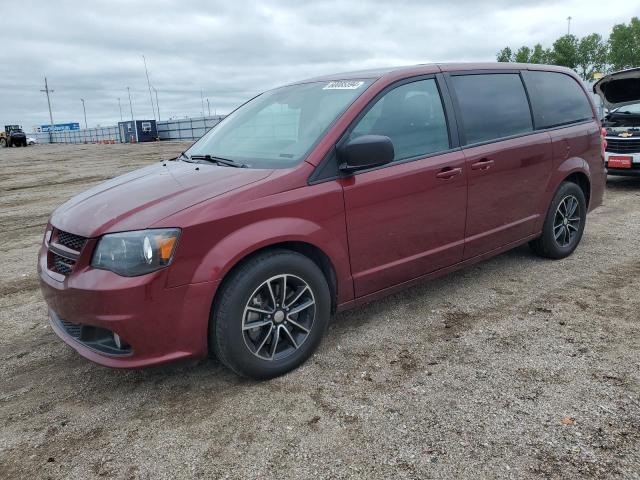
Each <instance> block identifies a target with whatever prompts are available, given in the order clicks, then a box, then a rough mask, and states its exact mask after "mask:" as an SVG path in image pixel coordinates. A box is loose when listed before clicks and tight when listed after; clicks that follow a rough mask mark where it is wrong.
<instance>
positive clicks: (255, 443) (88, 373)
mask: <svg viewBox="0 0 640 480" xmlns="http://www.w3.org/2000/svg"><path fill="white" fill-rule="evenodd" d="M185 146H186V144H184V143H179V142H166V143H153V144H137V145H67V146H64V145H53V146H47V145H39V146H35V147H29V148H13V149H2V150H0V195H1V198H0V225H1V228H0V260H1V263H0V264H1V265H2V269H0V332H1V334H0V478H7V479H9V478H94V477H95V478H98V477H99V478H150V479H157V478H183V477H184V478H190V477H199V478H220V477H222V478H347V477H349V478H439V479H440V478H461V477H464V478H558V479H559V478H585V477H586V478H640V320H639V317H640V250H639V247H638V245H639V239H640V179H622V178H613V179H610V180H609V182H608V185H607V187H608V188H607V192H606V198H605V205H604V206H603V207H601V208H599V209H598V210H596V211H595V212H594V213H593V214H591V216H590V217H589V219H588V222H587V228H586V230H585V237H584V239H583V241H582V244H581V245H580V246H579V248H578V250H577V251H576V253H575V254H574V255H573V256H571V257H569V258H568V259H565V260H561V261H556V262H554V261H549V260H543V259H540V258H537V257H535V256H533V255H531V254H530V253H529V251H528V249H527V248H526V247H522V248H519V249H516V250H514V251H512V252H508V253H506V254H504V255H501V256H499V257H497V258H494V259H492V260H489V261H487V262H484V263H481V264H478V265H476V266H473V267H470V268H467V269H465V270H462V271H459V272H457V273H454V274H452V275H449V276H446V277H443V278H441V279H438V280H435V281H431V282H428V283H425V284H423V285H420V286H418V287H415V288H412V289H410V290H408V291H406V292H403V293H400V294H397V295H394V296H391V297H389V298H386V299H384V300H381V301H377V302H375V303H372V304H370V305H368V306H366V307H363V308H359V309H356V310H352V311H350V312H347V313H343V314H340V315H338V316H337V317H336V318H335V319H334V321H333V323H332V325H331V327H330V328H329V331H328V334H327V337H326V338H325V341H324V343H323V344H322V346H321V347H320V349H319V351H318V353H317V354H315V355H314V356H313V357H312V358H311V359H310V360H309V361H308V362H307V363H306V364H305V365H304V366H303V367H302V368H300V369H298V370H296V371H293V372H292V373H290V374H288V375H286V376H284V377H281V378H278V379H275V380H271V381H267V382H261V383H259V382H254V381H249V380H244V379H239V378H237V377H236V376H234V375H233V374H231V373H230V372H229V371H227V370H226V369H224V368H223V367H221V366H220V365H219V364H218V363H217V362H216V361H215V360H204V361H201V362H199V363H198V364H182V365H176V366H167V367H162V368H154V369H150V370H134V371H122V370H110V369H106V368H103V367H100V366H97V365H94V364H92V363H90V362H88V361H87V360H84V359H83V358H81V357H80V356H78V355H77V354H76V353H75V351H74V350H72V349H71V348H70V347H68V346H66V345H65V344H64V343H62V341H60V340H59V339H58V338H57V337H56V335H55V334H54V333H53V331H52V330H51V328H50V327H49V326H48V323H47V319H46V307H45V303H44V301H43V300H42V297H41V295H40V291H39V288H38V281H37V275H36V252H37V250H38V247H39V243H40V241H41V238H42V234H43V231H44V226H45V224H46V221H47V219H48V217H49V215H50V214H51V212H52V210H53V209H54V208H55V207H56V206H57V205H59V204H61V203H62V202H64V201H65V200H67V199H68V198H69V197H71V196H72V195H74V194H76V193H78V192H80V191H82V190H85V189H86V188H88V187H89V186H91V185H94V184H96V183H98V182H100V181H102V180H106V179H108V178H111V177H113V176H115V175H117V174H120V173H125V172H127V171H130V170H132V169H134V168H137V167H139V166H143V165H146V164H148V163H150V162H153V161H157V160H161V159H168V158H171V157H172V156H175V155H176V154H177V153H178V152H180V151H181V150H183V149H184V148H185Z"/></svg>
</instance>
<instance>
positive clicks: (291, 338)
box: [242, 274, 316, 360]
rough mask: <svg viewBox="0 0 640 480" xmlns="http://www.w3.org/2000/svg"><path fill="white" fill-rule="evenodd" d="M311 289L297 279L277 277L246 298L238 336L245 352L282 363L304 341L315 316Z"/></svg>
mask: <svg viewBox="0 0 640 480" xmlns="http://www.w3.org/2000/svg"><path fill="white" fill-rule="evenodd" d="M315 303H316V302H315V297H314V295H313V291H312V290H311V287H310V286H309V285H308V284H307V282H305V281H304V280H303V279H301V278H300V277H298V276H295V275H289V274H281V275H276V276H273V277H271V278H269V279H267V280H266V281H265V282H263V283H262V284H261V285H260V286H259V287H258V288H257V289H256V290H255V291H254V292H253V293H252V294H251V296H250V297H249V301H248V302H247V304H246V306H245V308H244V312H243V315H242V333H243V338H244V342H245V345H246V346H247V348H248V349H249V351H250V352H251V353H252V354H253V355H255V356H256V357H258V358H261V359H263V360H282V359H284V358H287V357H289V356H290V355H292V354H293V353H294V352H295V351H296V350H298V349H299V348H300V346H301V345H302V344H303V343H304V342H305V341H306V340H307V338H308V337H309V334H310V333H311V329H312V328H313V320H314V318H315V314H316V308H315Z"/></svg>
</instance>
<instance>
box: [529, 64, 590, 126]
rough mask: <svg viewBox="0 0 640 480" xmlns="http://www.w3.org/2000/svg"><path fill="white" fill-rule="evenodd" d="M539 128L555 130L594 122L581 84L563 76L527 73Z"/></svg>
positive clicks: (534, 113) (534, 114)
mask: <svg viewBox="0 0 640 480" xmlns="http://www.w3.org/2000/svg"><path fill="white" fill-rule="evenodd" d="M523 75H524V79H525V83H526V85H527V91H528V92H529V97H530V98H531V106H532V108H533V118H534V121H535V125H536V128H538V129H539V128H551V127H558V126H561V125H567V124H570V123H576V122H581V121H584V120H589V119H591V118H593V111H592V110H591V104H590V103H589V100H588V99H587V96H586V95H585V93H584V91H583V90H582V88H581V87H580V85H579V84H578V82H577V81H576V80H575V79H574V78H572V77H570V76H569V75H565V74H564V73H559V72H536V71H525V72H523Z"/></svg>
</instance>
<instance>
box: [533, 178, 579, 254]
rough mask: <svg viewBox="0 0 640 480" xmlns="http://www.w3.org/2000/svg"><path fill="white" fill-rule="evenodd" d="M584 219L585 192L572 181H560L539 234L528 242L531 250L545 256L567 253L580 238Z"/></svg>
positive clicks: (575, 246)
mask: <svg viewBox="0 0 640 480" xmlns="http://www.w3.org/2000/svg"><path fill="white" fill-rule="evenodd" d="M586 219H587V202H586V200H585V197H584V192H583V191H582V189H581V188H580V187H579V186H578V185H576V184H575V183H573V182H563V183H562V184H561V185H560V187H559V188H558V190H557V191H556V194H555V195H554V196H553V200H552V201H551V205H550V206H549V210H548V212H547V216H546V217H545V220H544V225H543V227H542V235H540V237H538V238H536V239H535V240H533V241H531V242H530V243H529V246H530V247H531V250H533V252H534V253H536V254H537V255H540V256H541V257H546V258H553V259H560V258H565V257H568V256H569V255H571V254H572V253H573V251H574V250H575V249H576V248H577V246H578V244H579V243H580V240H581V239H582V233H583V231H584V227H585V223H586Z"/></svg>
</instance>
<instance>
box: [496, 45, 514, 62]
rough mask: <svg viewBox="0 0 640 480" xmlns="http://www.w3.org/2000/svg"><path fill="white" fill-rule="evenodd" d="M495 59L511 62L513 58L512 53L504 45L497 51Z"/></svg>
mask: <svg viewBox="0 0 640 480" xmlns="http://www.w3.org/2000/svg"><path fill="white" fill-rule="evenodd" d="M496 59H497V60H498V62H511V61H512V59H513V53H512V52H511V49H510V48H509V47H504V48H503V49H502V50H500V51H499V52H498V53H497V55H496Z"/></svg>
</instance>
